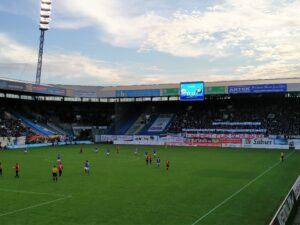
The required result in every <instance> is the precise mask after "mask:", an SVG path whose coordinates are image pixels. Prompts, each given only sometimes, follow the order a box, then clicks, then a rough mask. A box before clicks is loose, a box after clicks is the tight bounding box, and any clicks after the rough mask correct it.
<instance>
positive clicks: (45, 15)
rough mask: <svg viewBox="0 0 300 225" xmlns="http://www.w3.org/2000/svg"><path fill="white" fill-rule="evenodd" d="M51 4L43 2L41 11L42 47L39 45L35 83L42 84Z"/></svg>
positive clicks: (50, 2) (45, 0) (44, 0)
mask: <svg viewBox="0 0 300 225" xmlns="http://www.w3.org/2000/svg"><path fill="white" fill-rule="evenodd" d="M51 4H52V0H41V11H40V31H41V35H40V45H39V57H38V63H37V69H36V79H35V83H36V84H40V83H41V74H42V64H43V50H44V39H45V31H47V30H49V28H50V27H49V23H50V20H51V19H50V15H51Z"/></svg>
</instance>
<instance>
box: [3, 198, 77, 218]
mask: <svg viewBox="0 0 300 225" xmlns="http://www.w3.org/2000/svg"><path fill="white" fill-rule="evenodd" d="M68 198H72V196H71V195H70V196H66V197H62V198H58V199H55V200H51V201H47V202H43V203H40V204H36V205H32V206H28V207H25V208H22V209H17V210H13V211H10V212H6V213H2V214H0V217H2V216H7V215H11V214H15V213H18V212H22V211H25V210H29V209H34V208H38V207H41V206H44V205H49V204H52V203H54V202H58V201H62V200H65V199H68Z"/></svg>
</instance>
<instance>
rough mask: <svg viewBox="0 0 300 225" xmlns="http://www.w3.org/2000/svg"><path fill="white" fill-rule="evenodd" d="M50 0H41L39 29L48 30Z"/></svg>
mask: <svg viewBox="0 0 300 225" xmlns="http://www.w3.org/2000/svg"><path fill="white" fill-rule="evenodd" d="M51 4H52V0H41V11H40V30H49V28H50V26H49V23H50V21H51V19H50V15H51V8H52V6H51Z"/></svg>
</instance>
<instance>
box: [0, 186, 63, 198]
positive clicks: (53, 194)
mask: <svg viewBox="0 0 300 225" xmlns="http://www.w3.org/2000/svg"><path fill="white" fill-rule="evenodd" d="M0 191H5V192H13V193H21V194H33V195H49V196H56V197H66V196H67V195H62V194H55V193H43V192H34V191H19V190H12V189H5V188H0Z"/></svg>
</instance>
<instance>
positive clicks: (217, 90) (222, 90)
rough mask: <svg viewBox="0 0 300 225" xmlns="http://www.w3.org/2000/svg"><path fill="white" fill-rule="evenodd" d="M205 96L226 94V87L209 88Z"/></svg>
mask: <svg viewBox="0 0 300 225" xmlns="http://www.w3.org/2000/svg"><path fill="white" fill-rule="evenodd" d="M205 94H207V95H217V94H225V87H224V86H217V87H207V88H206V93H205Z"/></svg>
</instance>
